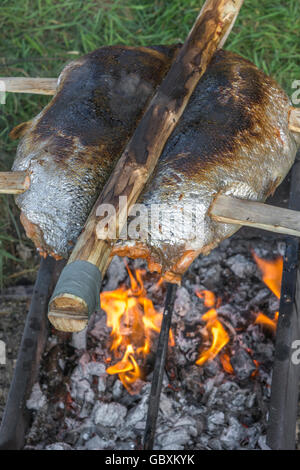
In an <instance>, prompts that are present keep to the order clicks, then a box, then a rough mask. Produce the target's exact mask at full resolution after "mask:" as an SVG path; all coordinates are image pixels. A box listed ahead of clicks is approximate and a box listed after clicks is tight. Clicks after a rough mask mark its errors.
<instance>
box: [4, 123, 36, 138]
mask: <svg viewBox="0 0 300 470" xmlns="http://www.w3.org/2000/svg"><path fill="white" fill-rule="evenodd" d="M30 126H31V121H26V122H22V123H21V124H18V126H16V127H14V128H13V129H12V130H11V131H10V133H9V137H10V138H11V139H12V140H17V139H19V138H20V137H22V136H23V135H24V134H25V132H26V131H27V129H28V128H29V127H30Z"/></svg>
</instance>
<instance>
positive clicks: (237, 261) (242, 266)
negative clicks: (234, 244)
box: [226, 255, 256, 279]
mask: <svg viewBox="0 0 300 470" xmlns="http://www.w3.org/2000/svg"><path fill="white" fill-rule="evenodd" d="M226 264H227V266H229V268H230V269H231V271H233V272H234V274H235V275H236V276H238V277H240V278H242V279H243V278H247V277H249V276H252V275H253V274H254V273H255V271H256V267H255V264H254V263H253V262H251V261H249V260H247V259H246V258H245V256H242V255H235V256H232V257H231V258H229V259H228V260H227V261H226Z"/></svg>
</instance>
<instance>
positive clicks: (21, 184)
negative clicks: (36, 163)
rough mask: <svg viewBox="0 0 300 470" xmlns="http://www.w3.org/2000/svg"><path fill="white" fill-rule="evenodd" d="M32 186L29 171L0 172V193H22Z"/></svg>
mask: <svg viewBox="0 0 300 470" xmlns="http://www.w3.org/2000/svg"><path fill="white" fill-rule="evenodd" d="M29 187H30V178H29V175H28V173H27V171H8V172H4V171H2V172H0V194H22V193H25V191H27V189H29Z"/></svg>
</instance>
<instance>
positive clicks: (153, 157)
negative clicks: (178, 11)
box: [49, 0, 243, 331]
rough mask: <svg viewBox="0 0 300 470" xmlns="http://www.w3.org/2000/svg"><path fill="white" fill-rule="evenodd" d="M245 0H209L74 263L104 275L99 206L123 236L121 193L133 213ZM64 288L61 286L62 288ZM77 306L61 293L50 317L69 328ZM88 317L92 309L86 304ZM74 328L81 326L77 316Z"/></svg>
mask: <svg viewBox="0 0 300 470" xmlns="http://www.w3.org/2000/svg"><path fill="white" fill-rule="evenodd" d="M242 3H243V0H207V1H206V3H205V5H204V7H203V8H202V10H201V12H200V14H199V16H198V18H197V20H196V22H195V24H194V26H193V28H192V30H191V32H190V34H189V36H188V38H187V39H186V41H185V43H184V45H183V47H182V48H181V50H180V52H179V53H178V55H177V57H176V59H175V60H174V62H173V64H172V65H171V68H170V70H169V72H168V74H167V75H166V77H165V79H164V80H163V82H162V84H161V85H160V87H159V88H158V91H157V92H156V94H155V95H154V97H153V99H152V100H151V102H150V104H149V106H148V107H147V109H146V111H145V113H144V115H143V117H142V118H141V120H140V123H139V125H138V127H137V129H136V131H135V132H134V134H133V136H132V138H131V140H130V141H129V143H128V145H127V147H126V148H125V150H124V152H123V154H122V156H121V158H120V159H119V161H118V163H117V165H116V167H115V169H114V171H113V172H112V174H111V176H110V178H109V180H108V182H107V184H106V185H105V187H104V189H103V191H102V193H101V195H100V196H99V198H98V200H97V201H96V203H95V205H94V207H93V209H92V211H91V213H90V216H89V218H88V220H87V223H86V225H85V227H84V229H83V232H82V233H81V235H80V237H79V238H78V241H77V243H76V246H75V248H74V250H73V252H72V254H71V257H70V259H69V263H72V262H76V261H77V260H82V261H87V262H90V263H92V264H94V265H96V266H98V268H99V270H100V272H101V274H102V279H103V276H104V274H105V271H106V269H107V267H108V265H109V262H110V259H109V255H110V253H111V249H112V241H110V240H108V239H107V240H99V239H98V237H97V233H96V226H97V222H98V221H99V217H97V210H98V208H99V207H100V206H101V205H102V204H104V203H105V204H110V205H112V206H113V207H114V208H115V214H116V216H117V217H116V218H115V216H114V215H112V216H109V217H108V218H107V219H106V220H107V224H108V225H109V224H110V223H111V224H112V225H114V224H115V222H116V226H117V227H116V228H117V237H118V234H120V232H121V230H122V228H123V225H124V224H125V223H126V219H127V214H125V213H124V209H123V208H122V207H121V206H120V203H119V201H120V199H119V198H120V196H125V197H127V208H128V212H129V210H130V208H131V207H132V205H133V204H134V203H135V202H136V201H137V199H138V197H139V195H140V194H141V192H142V190H143V188H144V186H145V183H146V182H147V180H148V179H149V177H150V176H151V174H152V172H153V170H154V168H155V165H156V164H157V161H158V159H159V157H160V154H161V153H162V150H163V148H164V145H165V143H166V142H167V140H168V138H169V136H170V135H171V133H172V131H173V130H174V128H175V127H176V125H177V123H178V121H179V119H180V117H181V115H182V113H183V111H184V109H185V107H186V105H187V103H188V101H189V98H190V96H191V94H192V93H193V91H194V89H195V87H196V85H197V83H198V82H199V80H200V78H201V77H202V76H203V74H204V73H205V71H206V68H207V66H208V64H209V62H210V60H211V58H212V57H213V54H214V53H215V51H216V50H217V48H220V47H222V46H223V45H224V42H225V40H226V39H227V37H228V34H229V32H230V31H231V28H232V27H233V24H234V22H235V19H236V17H237V15H238V13H239V10H240V8H241V6H242ZM58 290H59V291H60V289H58ZM70 308H71V313H72V316H73V317H74V315H76V313H77V311H78V312H80V315H81V316H82V313H83V312H82V299H81V298H80V296H78V298H77V299H76V298H75V297H74V296H72V305H71V304H70V297H68V296H67V292H66V295H65V296H64V295H63V294H61V295H60V296H58V297H57V298H55V299H53V301H52V302H51V304H50V308H49V320H50V321H51V323H52V324H53V325H54V326H55V327H56V328H58V329H62V330H65V325H66V321H67V317H68V314H67V312H66V310H68V312H70ZM86 310H87V311H86V322H87V319H88V309H86ZM72 323H73V325H74V326H72V328H73V329H72V331H78V330H81V329H83V328H84V326H85V324H84V322H82V321H80V322H78V329H74V328H76V326H75V323H74V318H72Z"/></svg>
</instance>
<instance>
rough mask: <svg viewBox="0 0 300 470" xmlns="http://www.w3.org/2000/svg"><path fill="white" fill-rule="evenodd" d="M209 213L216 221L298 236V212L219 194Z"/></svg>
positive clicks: (299, 224)
mask: <svg viewBox="0 0 300 470" xmlns="http://www.w3.org/2000/svg"><path fill="white" fill-rule="evenodd" d="M209 215H210V216H211V217H212V219H214V220H215V221H216V222H223V223H227V224H237V225H246V226H248V227H255V228H260V229H262V230H268V231H269V232H276V233H283V234H286V235H293V236H295V237H300V212H298V211H293V210H290V209H282V208H281V207H276V206H271V205H269V204H263V203H261V202H255V201H249V200H248V199H238V198H235V197H233V196H225V195H222V194H220V195H219V196H218V197H217V198H216V199H215V200H214V202H213V204H212V206H211V208H210V211H209Z"/></svg>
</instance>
